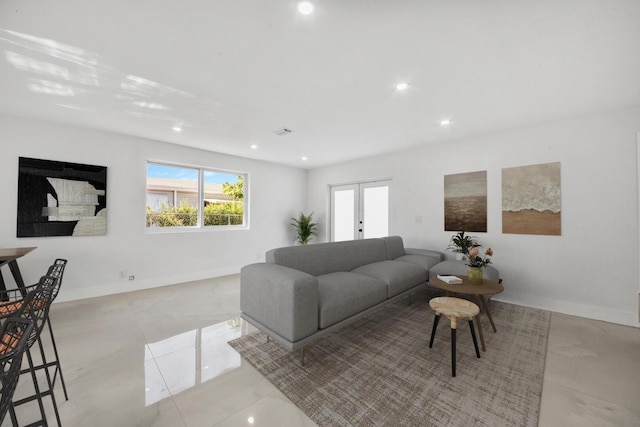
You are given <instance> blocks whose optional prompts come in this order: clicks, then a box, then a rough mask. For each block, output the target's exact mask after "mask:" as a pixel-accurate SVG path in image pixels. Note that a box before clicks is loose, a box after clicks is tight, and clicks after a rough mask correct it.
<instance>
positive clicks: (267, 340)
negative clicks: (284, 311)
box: [267, 335, 269, 343]
mask: <svg viewBox="0 0 640 427" xmlns="http://www.w3.org/2000/svg"><path fill="white" fill-rule="evenodd" d="M268 342H269V335H267V343H268Z"/></svg>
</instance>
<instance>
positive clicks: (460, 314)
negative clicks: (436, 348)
mask: <svg viewBox="0 0 640 427" xmlns="http://www.w3.org/2000/svg"><path fill="white" fill-rule="evenodd" d="M429 307H431V308H432V309H433V310H434V311H435V312H436V317H435V319H434V321H433V329H431V341H429V348H431V347H433V338H434V337H435V335H436V328H437V327H438V321H439V320H440V316H441V315H443V316H445V317H446V318H448V319H449V321H451V375H452V376H454V377H455V376H456V329H457V327H458V321H459V320H463V319H467V320H469V328H470V329H471V337H472V338H473V346H474V347H475V348H476V356H477V357H478V359H479V358H480V350H479V349H478V340H476V331H475V329H474V327H473V318H474V317H475V316H477V315H478V313H480V308H478V306H477V305H476V304H474V303H472V302H471V301H467V300H466V299H462V298H454V297H437V298H433V299H431V301H429Z"/></svg>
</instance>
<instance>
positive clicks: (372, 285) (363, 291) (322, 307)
mask: <svg viewBox="0 0 640 427" xmlns="http://www.w3.org/2000/svg"><path fill="white" fill-rule="evenodd" d="M317 279H318V300H319V307H318V321H319V327H320V329H324V328H326V327H328V326H331V325H333V324H334V323H338V322H339V321H341V320H344V319H346V318H348V317H351V316H353V315H354V314H357V313H359V312H361V311H362V310H366V309H367V308H369V307H373V306H374V305H376V304H379V303H381V302H382V301H384V300H385V299H387V284H386V283H385V282H383V281H382V280H379V279H376V278H374V277H369V276H365V275H362V274H355V273H349V272H336V273H329V274H324V275H322V276H318V277H317Z"/></svg>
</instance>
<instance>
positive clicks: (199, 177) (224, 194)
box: [146, 162, 247, 229]
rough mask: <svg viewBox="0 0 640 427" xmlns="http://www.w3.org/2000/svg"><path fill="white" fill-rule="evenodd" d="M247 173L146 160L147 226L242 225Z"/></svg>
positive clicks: (196, 226) (243, 224) (244, 217)
mask: <svg viewBox="0 0 640 427" xmlns="http://www.w3.org/2000/svg"><path fill="white" fill-rule="evenodd" d="M246 178H247V174H245V173H236V172H229V171H223V170H216V169H213V168H202V167H191V166H179V165H171V164H162V163H155V162H149V163H148V165H147V203H146V227H147V229H167V228H169V229H175V228H184V227H188V228H209V227H212V228H213V227H225V228H228V227H233V226H235V227H238V226H246V225H247V222H246V212H245V209H244V207H245V205H246V201H247V197H246V193H245V186H244V184H245V182H246V180H247V179H246Z"/></svg>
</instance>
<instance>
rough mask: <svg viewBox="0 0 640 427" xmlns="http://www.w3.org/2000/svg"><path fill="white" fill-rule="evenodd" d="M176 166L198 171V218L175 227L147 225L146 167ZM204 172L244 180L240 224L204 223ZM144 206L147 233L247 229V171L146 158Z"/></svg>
mask: <svg viewBox="0 0 640 427" xmlns="http://www.w3.org/2000/svg"><path fill="white" fill-rule="evenodd" d="M151 164H153V165H158V166H168V167H177V168H185V169H193V170H196V171H197V172H198V220H197V224H196V225H193V226H175V227H147V225H146V224H147V216H146V206H147V191H148V188H149V187H148V177H149V173H148V167H149V165H151ZM205 172H213V173H222V174H228V175H237V176H242V177H243V180H244V184H243V190H244V192H243V199H242V204H243V208H242V224H241V225H204V219H203V218H204V202H205V191H204V175H205ZM144 205H145V208H144V229H145V233H147V234H163V233H190V232H211V231H230V230H248V229H249V173H248V172H240V171H235V170H230V169H222V168H217V167H212V166H198V165H190V164H184V163H174V162H168V161H165V160H155V159H147V163H146V167H145V204H144Z"/></svg>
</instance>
